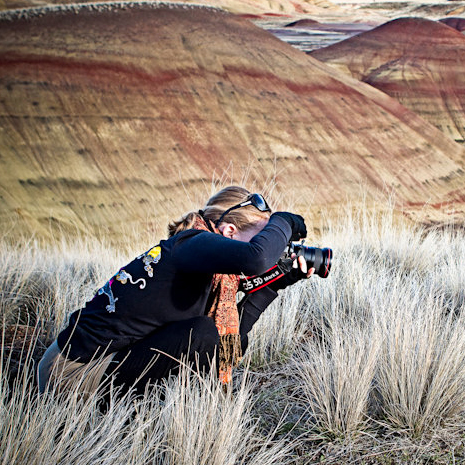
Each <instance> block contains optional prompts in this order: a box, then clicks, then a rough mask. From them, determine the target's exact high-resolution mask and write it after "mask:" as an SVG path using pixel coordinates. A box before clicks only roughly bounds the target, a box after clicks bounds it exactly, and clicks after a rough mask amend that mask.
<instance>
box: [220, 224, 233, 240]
mask: <svg viewBox="0 0 465 465" xmlns="http://www.w3.org/2000/svg"><path fill="white" fill-rule="evenodd" d="M218 229H219V231H220V233H221V234H223V236H224V237H229V239H233V236H234V235H235V234H237V227H236V226H235V225H234V224H232V223H223V224H222V225H220V227H219V228H218Z"/></svg>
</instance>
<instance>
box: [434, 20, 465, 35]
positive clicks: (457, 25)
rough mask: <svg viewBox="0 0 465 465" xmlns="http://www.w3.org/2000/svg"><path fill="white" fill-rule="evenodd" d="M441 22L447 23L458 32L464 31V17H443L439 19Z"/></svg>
mask: <svg viewBox="0 0 465 465" xmlns="http://www.w3.org/2000/svg"><path fill="white" fill-rule="evenodd" d="M439 21H441V23H444V24H447V25H448V26H450V27H452V28H454V29H457V31H459V32H464V31H465V18H455V17H452V18H443V19H440V20H439Z"/></svg>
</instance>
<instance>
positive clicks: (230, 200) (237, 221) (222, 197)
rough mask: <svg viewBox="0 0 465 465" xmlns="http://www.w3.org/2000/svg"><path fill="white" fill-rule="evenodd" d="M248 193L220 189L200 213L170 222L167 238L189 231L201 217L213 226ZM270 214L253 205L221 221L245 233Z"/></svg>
mask: <svg viewBox="0 0 465 465" xmlns="http://www.w3.org/2000/svg"><path fill="white" fill-rule="evenodd" d="M249 195H250V192H249V191H248V190H247V189H245V188H244V187H240V186H229V187H225V188H224V189H221V190H220V191H219V192H217V193H216V194H215V195H214V196H212V197H210V199H208V201H207V203H206V205H205V206H204V207H203V209H202V210H200V211H201V212H202V214H201V213H200V212H194V211H192V212H189V213H187V214H186V215H184V216H183V217H182V218H180V219H179V220H177V221H172V222H171V223H170V224H169V225H168V234H169V236H170V237H171V236H174V235H175V234H177V233H179V232H181V231H185V230H186V229H191V228H192V226H193V225H194V223H195V220H196V219H197V218H199V217H203V218H204V219H205V220H211V221H212V222H213V224H215V222H216V221H218V220H219V218H220V216H221V215H222V214H223V213H224V212H225V211H226V210H227V209H228V208H231V207H233V206H234V205H237V204H239V203H242V202H245V201H246V200H247V198H248V197H249ZM270 214H271V213H270V212H261V211H260V210H258V209H257V208H255V207H254V206H253V205H247V206H246V207H242V208H237V209H236V210H232V211H231V212H229V213H228V214H227V215H226V216H225V218H224V220H223V221H227V222H228V223H232V224H234V225H235V226H236V227H237V229H239V231H246V230H247V229H249V228H251V227H253V226H254V225H255V224H256V223H257V222H259V221H261V220H265V219H268V218H269V217H270Z"/></svg>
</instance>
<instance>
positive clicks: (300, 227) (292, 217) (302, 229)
mask: <svg viewBox="0 0 465 465" xmlns="http://www.w3.org/2000/svg"><path fill="white" fill-rule="evenodd" d="M271 216H279V217H280V218H282V219H283V220H286V221H287V222H288V223H289V226H290V227H291V229H292V236H291V241H298V240H300V239H305V238H306V237H307V227H306V226H305V220H304V219H303V217H302V216H300V215H296V214H294V213H290V212H275V213H273V215H271Z"/></svg>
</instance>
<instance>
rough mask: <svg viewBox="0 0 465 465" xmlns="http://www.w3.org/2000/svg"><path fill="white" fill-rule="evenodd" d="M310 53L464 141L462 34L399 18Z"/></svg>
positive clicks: (464, 56)
mask: <svg viewBox="0 0 465 465" xmlns="http://www.w3.org/2000/svg"><path fill="white" fill-rule="evenodd" d="M311 55H312V56H313V57H314V58H317V59H318V60H321V61H323V62H325V63H327V64H330V65H332V66H335V67H336V68H338V69H339V70H342V71H344V72H346V73H348V74H350V75H351V76H353V77H355V78H356V79H360V80H362V81H364V82H367V83H368V84H370V85H372V86H374V87H376V88H378V89H380V90H382V91H383V92H386V93H387V94H388V95H390V96H392V97H394V98H395V99H397V100H398V101H399V102H400V103H402V104H403V105H404V106H406V107H407V108H409V109H411V110H413V111H414V112H415V113H417V114H418V115H420V116H421V117H422V118H424V119H425V120H427V121H429V122H430V123H432V124H433V125H435V126H436V127H438V128H439V129H441V131H443V132H444V133H445V134H446V135H448V136H450V137H451V138H453V139H455V140H457V141H460V142H463V141H464V140H465V111H464V110H465V72H464V66H465V65H464V63H465V35H463V34H461V33H460V32H458V31H457V30H455V29H453V28H451V27H448V26H446V25H445V24H443V23H441V22H438V21H430V20H427V19H420V18H401V19H397V20H394V21H391V22H389V23H386V24H383V25H382V26H379V27H378V28H376V29H373V30H371V31H368V32H364V33H362V34H360V35H358V36H356V37H352V38H350V39H347V40H345V41H343V42H339V43H338V44H335V45H332V46H330V47H327V48H324V49H320V50H316V51H315V52H312V53H311Z"/></svg>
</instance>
